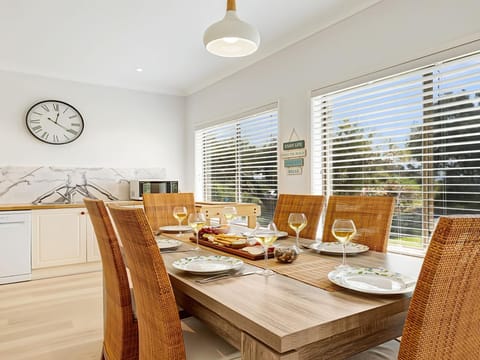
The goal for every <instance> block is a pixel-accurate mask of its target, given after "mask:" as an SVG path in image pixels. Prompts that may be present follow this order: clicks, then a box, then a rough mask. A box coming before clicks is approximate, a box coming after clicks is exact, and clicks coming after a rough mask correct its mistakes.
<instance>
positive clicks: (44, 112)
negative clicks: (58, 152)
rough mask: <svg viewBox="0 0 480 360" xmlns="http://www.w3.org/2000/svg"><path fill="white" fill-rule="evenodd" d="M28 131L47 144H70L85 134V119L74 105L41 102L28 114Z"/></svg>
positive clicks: (61, 102) (58, 102) (54, 101)
mask: <svg viewBox="0 0 480 360" xmlns="http://www.w3.org/2000/svg"><path fill="white" fill-rule="evenodd" d="M26 122H27V129H28V131H30V133H31V134H32V135H33V136H34V137H36V138H37V139H38V140H40V141H43V142H45V143H47V144H53V145H62V144H68V143H70V142H72V141H74V140H76V139H78V137H79V136H80V135H81V134H82V132H83V125H84V124H83V118H82V115H81V114H80V112H79V111H78V110H77V109H75V108H74V107H73V106H72V105H69V104H67V103H65V102H63V101H58V100H45V101H40V102H38V103H36V104H35V105H33V106H32V107H31V108H30V110H28V112H27V117H26Z"/></svg>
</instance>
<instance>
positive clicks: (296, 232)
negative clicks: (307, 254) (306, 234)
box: [295, 231, 300, 249]
mask: <svg viewBox="0 0 480 360" xmlns="http://www.w3.org/2000/svg"><path fill="white" fill-rule="evenodd" d="M295 234H296V235H297V238H296V239H295V246H296V247H297V249H300V243H299V241H298V237H299V235H300V233H299V232H298V231H295Z"/></svg>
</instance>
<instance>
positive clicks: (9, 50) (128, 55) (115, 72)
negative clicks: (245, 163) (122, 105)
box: [0, 0, 381, 95]
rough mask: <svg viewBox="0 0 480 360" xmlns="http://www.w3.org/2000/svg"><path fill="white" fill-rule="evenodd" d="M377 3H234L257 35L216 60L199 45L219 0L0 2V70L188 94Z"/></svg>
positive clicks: (221, 7) (220, 6) (221, 4)
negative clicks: (239, 50)
mask: <svg viewBox="0 0 480 360" xmlns="http://www.w3.org/2000/svg"><path fill="white" fill-rule="evenodd" d="M379 1H381V0H237V13H238V15H239V16H240V18H241V19H243V20H244V21H247V22H249V23H251V24H252V25H254V26H256V27H257V28H258V30H259V32H260V35H261V38H262V40H261V44H260V49H259V51H257V53H255V54H254V55H251V56H249V57H246V58H240V59H225V58H219V57H216V56H214V55H211V54H209V53H208V52H207V51H206V50H205V49H204V47H203V43H202V39H203V32H204V31H205V29H206V28H207V27H208V26H209V25H210V24H212V23H213V22H215V21H218V20H220V19H221V18H222V17H223V16H224V14H225V6H226V5H225V4H226V1H225V0H0V69H1V70H7V71H16V72H23V73H29V74H38V75H42V76H47V77H53V78H60V79H67V80H74V81H81V82H86V83H93V84H101V85H108V86H116V87H122V88H128V89H135V90H145V91H153V92H158V93H167V94H176V95H188V94H191V93H194V92H196V91H198V90H199V89H201V88H203V87H205V86H208V85H209V84H212V83H214V82H216V81H218V80H220V79H222V78H224V77H226V76H228V75H230V74H232V73H234V72H236V71H238V70H240V69H241V68H244V67H246V66H248V65H250V64H252V63H254V62H256V61H258V60H260V59H262V58H264V57H266V56H268V55H271V54H272V53H274V52H276V51H279V50H280V49H282V48H284V47H286V46H288V45H290V44H292V43H294V42H296V41H299V40H301V39H303V38H305V37H307V36H309V35H311V34H313V33H315V32H317V31H320V30H322V29H324V28H326V27H328V26H330V25H332V24H334V23H336V22H338V21H340V20H342V19H345V18H347V17H349V16H352V15H354V14H355V13H357V12H359V11H361V10H363V9H365V8H367V7H369V6H371V5H373V4H375V3H377V2H379ZM136 68H143V69H144V71H143V72H137V71H136V70H135V69H136Z"/></svg>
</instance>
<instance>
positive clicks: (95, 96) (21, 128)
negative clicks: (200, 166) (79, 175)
mask: <svg viewBox="0 0 480 360" xmlns="http://www.w3.org/2000/svg"><path fill="white" fill-rule="evenodd" d="M48 99H55V100H62V101H65V102H67V103H69V104H71V105H73V106H74V107H75V108H77V109H78V110H79V111H80V112H81V114H82V116H83V118H84V121H85V130H84V132H83V134H82V135H81V136H80V138H79V139H77V140H76V141H74V142H72V143H70V144H66V145H48V144H45V143H43V142H40V141H38V140H36V139H35V138H34V137H33V136H32V135H30V133H29V132H28V131H27V129H26V126H25V115H26V112H27V111H28V109H29V108H30V106H31V105H33V104H34V103H36V102H38V101H41V100H48ZM0 109H1V112H0V125H1V127H0V166H6V165H12V166H68V167H77V166H79V167H80V166H81V167H116V168H152V167H156V168H165V169H166V174H167V178H169V179H179V180H180V184H181V183H182V180H183V177H184V174H183V166H182V165H181V164H182V163H183V159H184V156H185V154H184V151H183V149H184V148H183V146H182V144H183V143H184V142H185V126H184V123H185V116H184V113H185V98H183V97H178V96H167V95H158V94H152V93H146V92H139V91H131V90H125V89H119V88H111V87H104V86H96V85H90V84H84V83H78V82H73V81H64V80H56V79H51V78H45V77H40V76H33V75H26V74H19V73H11V72H1V71H0Z"/></svg>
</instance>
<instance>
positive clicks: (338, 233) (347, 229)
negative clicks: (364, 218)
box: [332, 219, 357, 269]
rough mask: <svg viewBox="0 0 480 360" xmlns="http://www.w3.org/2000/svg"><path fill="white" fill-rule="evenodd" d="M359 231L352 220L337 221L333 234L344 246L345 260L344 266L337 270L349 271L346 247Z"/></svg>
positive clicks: (343, 261) (333, 226) (333, 227)
mask: <svg viewBox="0 0 480 360" xmlns="http://www.w3.org/2000/svg"><path fill="white" fill-rule="evenodd" d="M356 233H357V229H356V227H355V223H354V222H353V220H351V219H335V221H334V222H333V225H332V234H333V236H334V237H335V239H337V240H338V242H340V243H341V244H342V248H343V260H342V265H339V266H337V269H348V268H349V266H348V265H347V262H346V250H345V246H346V245H347V243H348V242H349V241H350V240H351V239H352V238H353V237H354V236H355V234H356Z"/></svg>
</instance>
